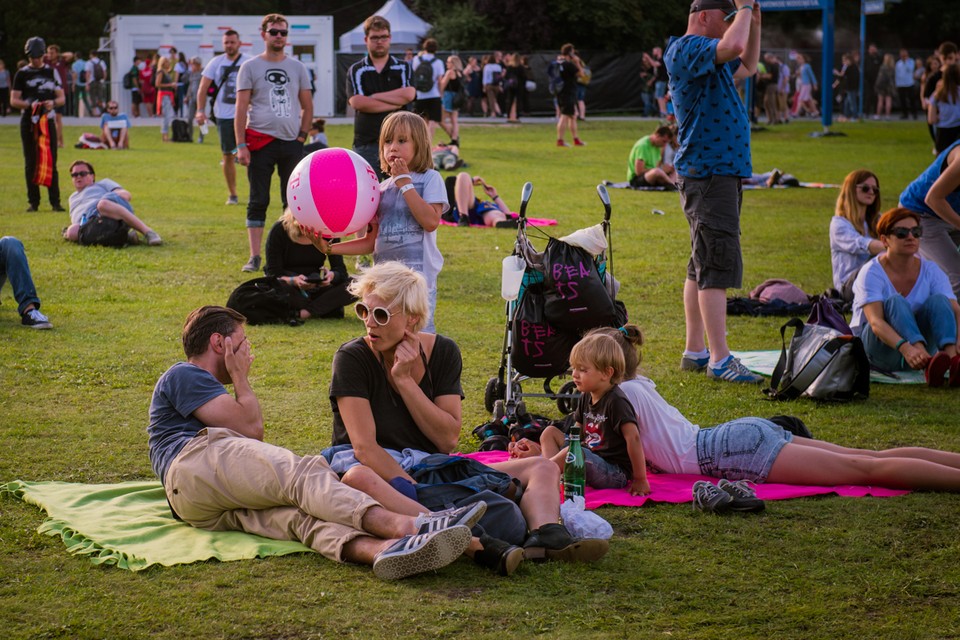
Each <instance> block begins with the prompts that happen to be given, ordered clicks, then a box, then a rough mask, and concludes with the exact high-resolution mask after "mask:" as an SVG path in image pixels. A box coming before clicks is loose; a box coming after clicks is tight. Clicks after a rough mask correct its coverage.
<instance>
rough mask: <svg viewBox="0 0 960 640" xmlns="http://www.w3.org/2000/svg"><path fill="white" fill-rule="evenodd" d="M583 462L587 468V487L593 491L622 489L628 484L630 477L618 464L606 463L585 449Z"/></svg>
mask: <svg viewBox="0 0 960 640" xmlns="http://www.w3.org/2000/svg"><path fill="white" fill-rule="evenodd" d="M583 461H584V463H585V464H586V467H587V486H590V487H593V488H594V489H622V488H623V487H625V486H627V483H628V482H630V476H628V475H627V474H626V472H624V470H623V469H622V468H621V467H620V465H618V464H613V463H612V462H608V461H606V460H604V459H603V458H601V457H600V456H598V455H597V454H595V453H594V452H593V451H590V449H587V448H586V447H584V448H583Z"/></svg>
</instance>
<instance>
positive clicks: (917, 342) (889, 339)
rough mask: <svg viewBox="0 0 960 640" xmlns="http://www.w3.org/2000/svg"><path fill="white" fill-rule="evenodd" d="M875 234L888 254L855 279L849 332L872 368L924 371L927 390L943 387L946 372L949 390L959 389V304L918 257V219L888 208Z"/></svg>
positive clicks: (933, 267)
mask: <svg viewBox="0 0 960 640" xmlns="http://www.w3.org/2000/svg"><path fill="white" fill-rule="evenodd" d="M877 235H879V237H880V241H881V242H883V245H884V247H886V252H885V253H882V254H880V255H879V256H877V257H876V258H874V259H873V260H871V261H870V262H868V263H867V264H865V265H864V266H863V268H862V269H861V270H860V273H859V275H857V279H856V281H855V282H854V284H853V318H852V319H851V321H850V328H852V329H853V331H854V335H859V336H860V339H861V340H863V346H864V348H865V349H866V351H867V357H869V358H870V361H871V362H872V363H874V364H875V365H876V366H878V367H881V368H883V369H887V370H888V371H902V370H905V369H924V370H925V374H926V379H927V384H929V385H930V386H931V387H939V386H942V385H943V383H944V375H945V374H946V373H947V372H948V371H949V373H950V381H949V384H950V386H951V387H960V355H957V335H958V330H960V305H958V304H957V297H956V295H954V293H953V290H952V289H951V288H950V282H949V281H948V280H947V276H946V274H945V273H944V272H943V270H942V269H940V267H938V266H937V264H936V263H935V262H932V261H930V260H925V259H923V258H921V257H919V256H918V255H917V252H918V251H919V250H920V237H921V236H922V235H923V228H922V227H921V226H920V215H919V214H917V213H914V212H913V211H910V210H909V209H904V208H902V207H901V208H897V209H891V210H890V211H887V212H886V213H884V214H883V215H882V216H881V217H880V220H879V222H877Z"/></svg>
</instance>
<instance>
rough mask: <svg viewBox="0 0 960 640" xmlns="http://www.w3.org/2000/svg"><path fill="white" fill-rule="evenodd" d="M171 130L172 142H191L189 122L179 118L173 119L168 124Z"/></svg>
mask: <svg viewBox="0 0 960 640" xmlns="http://www.w3.org/2000/svg"><path fill="white" fill-rule="evenodd" d="M170 129H171V132H172V134H173V135H172V136H171V139H172V140H173V141H174V142H193V136H192V135H190V123H189V122H187V121H186V120H181V119H179V118H177V119H175V120H174V121H173V123H172V124H171V125H170Z"/></svg>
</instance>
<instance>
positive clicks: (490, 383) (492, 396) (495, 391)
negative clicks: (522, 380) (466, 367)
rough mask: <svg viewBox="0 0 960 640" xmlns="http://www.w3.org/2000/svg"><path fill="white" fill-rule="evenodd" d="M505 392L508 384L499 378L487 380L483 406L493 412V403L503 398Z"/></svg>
mask: <svg viewBox="0 0 960 640" xmlns="http://www.w3.org/2000/svg"><path fill="white" fill-rule="evenodd" d="M505 392H506V386H505V385H504V384H503V383H502V382H500V379H499V378H490V379H489V380H487V387H486V389H484V390H483V408H484V409H486V410H487V412H488V413H493V403H494V402H496V401H497V400H502V399H503V396H504V394H505Z"/></svg>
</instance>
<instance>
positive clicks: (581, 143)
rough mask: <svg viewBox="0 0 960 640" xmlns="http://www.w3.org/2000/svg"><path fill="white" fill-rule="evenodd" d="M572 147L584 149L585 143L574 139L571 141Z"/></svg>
mask: <svg viewBox="0 0 960 640" xmlns="http://www.w3.org/2000/svg"><path fill="white" fill-rule="evenodd" d="M573 146H575V147H585V146H587V143H586V142H584V141H583V140H581V139H580V138H574V139H573Z"/></svg>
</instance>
